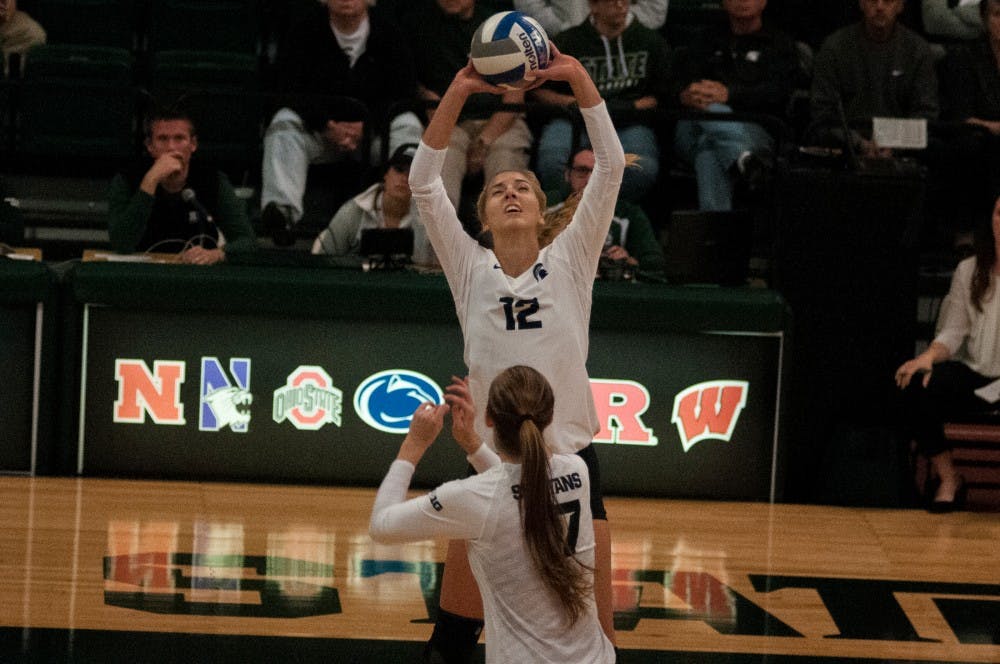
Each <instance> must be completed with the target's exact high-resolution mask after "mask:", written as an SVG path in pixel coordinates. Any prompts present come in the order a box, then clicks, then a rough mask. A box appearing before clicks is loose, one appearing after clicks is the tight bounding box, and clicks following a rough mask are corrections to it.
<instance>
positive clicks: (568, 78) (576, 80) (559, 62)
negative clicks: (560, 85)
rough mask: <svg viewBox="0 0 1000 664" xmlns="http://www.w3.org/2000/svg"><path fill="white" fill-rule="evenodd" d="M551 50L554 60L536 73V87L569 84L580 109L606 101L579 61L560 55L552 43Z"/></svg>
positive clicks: (569, 56)
mask: <svg viewBox="0 0 1000 664" xmlns="http://www.w3.org/2000/svg"><path fill="white" fill-rule="evenodd" d="M549 48H550V49H551V51H552V59H551V60H550V61H549V66H548V67H546V68H545V69H540V70H538V71H537V72H535V74H534V75H535V78H536V80H537V83H536V85H540V84H541V83H542V82H544V81H565V82H567V83H569V87H570V88H571V89H572V90H573V96H574V97H575V98H576V103H577V105H579V106H580V108H591V107H594V106H597V105H598V104H600V103H601V102H602V101H604V99H603V97H601V93H600V92H599V91H598V89H597V86H596V85H594V81H593V79H591V78H590V74H588V73H587V70H586V69H584V68H583V65H582V64H580V61H579V60H577V59H576V58H574V57H573V56H571V55H565V54H564V53H560V52H559V49H558V48H556V45H555V44H553V43H551V42H550V44H549Z"/></svg>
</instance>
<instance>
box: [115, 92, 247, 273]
mask: <svg viewBox="0 0 1000 664" xmlns="http://www.w3.org/2000/svg"><path fill="white" fill-rule="evenodd" d="M145 132H146V141H145V145H146V152H147V153H148V157H146V158H144V159H143V160H142V162H141V163H139V164H137V165H135V166H133V167H132V168H129V169H127V170H125V171H124V172H122V173H119V174H118V175H116V176H115V177H114V179H113V180H112V181H111V187H110V192H109V197H108V198H109V204H108V234H109V236H110V239H111V248H112V249H113V250H115V251H117V252H120V253H132V252H136V251H156V252H163V253H174V252H177V253H179V254H180V257H181V261H182V262H184V263H193V264H197V265H211V264H213V263H218V262H219V261H222V260H225V258H226V255H227V254H233V253H237V252H248V251H252V250H254V249H256V247H257V238H256V236H255V235H254V232H253V228H252V227H251V226H250V221H249V219H248V218H247V213H246V207H245V205H244V204H243V203H242V202H241V201H240V200H239V199H238V198H237V197H236V193H235V191H234V190H233V185H232V183H231V182H230V181H229V178H228V177H227V176H226V175H225V173H222V172H221V171H217V170H214V169H212V168H209V167H207V166H206V165H204V164H202V163H200V162H199V161H197V160H195V159H193V156H194V154H195V152H196V151H197V149H198V136H197V133H196V132H195V127H194V123H193V122H192V121H191V118H189V117H188V116H187V115H186V114H185V113H183V112H180V111H170V110H168V111H157V112H155V113H154V114H153V115H151V116H150V117H149V118H147V120H146V122H145Z"/></svg>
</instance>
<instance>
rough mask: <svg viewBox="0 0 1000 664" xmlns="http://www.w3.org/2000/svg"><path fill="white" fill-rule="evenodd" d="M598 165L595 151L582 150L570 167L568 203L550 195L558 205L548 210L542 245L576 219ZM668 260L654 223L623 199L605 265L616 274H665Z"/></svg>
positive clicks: (606, 246)
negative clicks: (574, 213) (579, 205)
mask: <svg viewBox="0 0 1000 664" xmlns="http://www.w3.org/2000/svg"><path fill="white" fill-rule="evenodd" d="M594 164H595V157H594V151H593V150H591V149H590V148H578V149H577V150H575V151H574V152H573V156H572V157H570V161H569V163H568V165H567V166H566V172H565V178H566V183H567V185H568V187H569V196H568V197H565V200H564V196H563V195H562V194H563V192H562V191H554V192H551V193H547V194H546V200H548V201H550V202H552V201H555V203H554V204H553V205H550V206H549V208H548V209H547V210H546V211H545V227H544V228H543V229H542V233H541V237H540V239H539V243H540V244H541V245H542V246H545V245H547V244H549V243H550V242H551V241H552V240H553V239H554V238H555V236H556V235H558V234H559V233H560V232H561V231H562V229H563V228H565V226H566V224H568V223H569V222H570V220H571V219H572V213H573V210H575V209H576V204H577V203H578V202H579V198H580V196H581V195H582V193H583V188H584V187H586V186H587V183H588V182H589V181H590V175H591V173H593V172H594ZM666 260H667V259H666V257H665V256H664V254H663V247H662V246H660V241H659V239H658V238H657V237H656V231H655V230H654V229H653V224H652V223H651V222H650V221H649V217H648V216H646V213H645V212H644V211H643V209H642V208H641V207H639V206H638V205H636V204H635V203H630V202H628V201H626V200H622V199H621V198H619V199H618V204H617V205H615V213H614V216H613V217H612V218H611V227H610V228H609V229H608V237H607V239H606V240H605V242H604V251H603V252H601V265H602V266H607V265H609V266H613V267H617V268H618V269H617V270H616V272H622V271H623V269H624V268H627V269H628V271H630V272H634V271H636V270H639V271H642V272H646V273H652V272H662V271H663V268H664V266H665V265H666Z"/></svg>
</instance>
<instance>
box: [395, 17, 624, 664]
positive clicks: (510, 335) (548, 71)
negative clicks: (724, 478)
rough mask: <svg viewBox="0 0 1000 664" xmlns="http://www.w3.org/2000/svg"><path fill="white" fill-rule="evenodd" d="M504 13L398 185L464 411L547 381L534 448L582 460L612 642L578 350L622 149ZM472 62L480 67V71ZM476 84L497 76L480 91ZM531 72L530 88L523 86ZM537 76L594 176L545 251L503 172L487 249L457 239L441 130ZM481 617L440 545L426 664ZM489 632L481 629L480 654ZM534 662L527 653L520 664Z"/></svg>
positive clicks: (529, 208)
mask: <svg viewBox="0 0 1000 664" xmlns="http://www.w3.org/2000/svg"><path fill="white" fill-rule="evenodd" d="M509 16H510V15H508V17H507V18H504V17H501V18H499V19H496V21H495V27H491V26H492V25H493V23H494V21H493V20H492V19H490V20H488V21H486V22H485V23H484V25H483V34H484V35H486V37H488V38H483V37H480V38H479V39H478V40H476V41H474V42H473V49H472V51H473V52H472V56H473V57H472V58H471V60H472V62H470V63H469V64H467V65H466V66H465V67H463V68H462V69H460V70H459V71H458V72H457V73H456V74H455V76H454V78H453V80H452V82H451V83H450V84H449V86H448V89H447V91H446V92H445V93H444V95H443V96H442V97H441V100H440V102H439V103H438V106H437V110H436V111H435V112H434V114H433V116H432V117H431V120H430V122H429V124H428V125H427V129H426V130H425V131H424V135H423V139H422V140H421V143H420V147H419V148H418V149H417V153H416V155H415V156H414V159H413V164H412V166H411V168H410V188H411V190H412V192H413V198H414V200H415V201H416V203H417V208H418V210H419V212H420V218H421V220H422V221H423V222H424V225H425V227H426V229H427V235H428V237H429V238H430V240H431V243H432V244H433V246H434V251H435V254H436V255H437V257H438V259H439V261H440V263H441V268H442V270H443V271H444V273H445V276H446V278H447V280H448V286H449V288H450V289H451V292H452V296H453V299H454V302H455V309H456V314H457V317H458V319H459V323H460V326H461V329H462V337H463V343H464V353H463V358H464V360H465V364H466V366H467V367H468V371H469V375H468V389H469V393H470V395H471V401H472V403H473V404H475V407H476V408H477V409H482V408H483V407H484V406H485V405H486V404H487V403H488V391H489V386H490V384H491V383H492V382H493V380H494V379H495V378H496V377H497V376H498V375H500V374H501V373H503V372H504V371H505V370H506V369H508V368H509V367H511V366H514V365H526V366H530V367H533V368H535V369H537V370H538V371H539V372H540V373H541V375H542V376H544V377H545V379H546V380H547V381H548V383H549V384H550V385H551V386H552V390H553V393H554V397H555V399H554V401H555V407H554V412H553V418H552V423H551V424H550V425H549V426H548V427H547V428H546V429H545V433H544V436H545V442H546V445H547V446H548V449H549V450H550V451H551V452H552V453H553V454H577V455H579V456H580V457H581V458H582V459H583V461H584V462H585V464H586V466H587V474H588V476H589V478H590V491H589V492H588V493H589V498H590V511H591V515H592V517H593V520H592V521H593V530H594V540H595V548H594V554H595V555H594V562H593V565H594V576H593V581H594V583H593V588H594V595H595V600H596V607H597V615H598V618H599V622H600V625H601V628H602V631H603V632H604V633H605V635H606V636H607V638H608V640H609V641H610V642H611V643H612V644H613V643H614V641H615V636H614V620H613V611H612V603H611V532H610V528H609V526H608V522H607V513H606V511H605V509H604V501H603V498H602V496H601V490H600V468H599V463H598V459H597V454H596V452H595V451H594V446H593V445H592V444H591V443H592V441H593V438H594V436H595V435H596V434H597V432H598V430H599V428H600V427H599V422H598V419H597V409H596V408H595V406H594V399H593V394H592V393H591V389H590V377H589V375H588V374H587V355H588V352H589V344H590V334H589V327H590V310H591V304H592V292H593V282H594V275H595V274H596V273H597V264H598V261H599V260H600V256H601V252H602V250H603V248H604V240H605V238H606V237H607V234H608V230H609V227H610V225H611V218H612V215H613V213H614V207H615V202H616V201H617V199H618V192H619V189H620V187H621V181H622V174H623V172H624V170H625V154H624V152H623V150H622V146H621V142H620V141H619V140H618V134H617V131H616V130H615V127H614V124H613V123H612V121H611V117H610V115H609V114H608V109H607V105H606V104H605V102H604V99H602V97H601V94H600V92H599V91H598V90H597V87H596V86H595V85H594V82H593V81H592V80H591V78H590V75H589V74H588V73H587V70H586V69H584V67H583V65H582V64H580V61H579V60H577V59H576V58H574V57H572V56H569V55H566V54H563V53H560V52H559V49H558V48H557V47H556V45H555V44H552V43H551V42H549V40H548V39H547V38H545V39H542V38H541V35H542V34H544V33H543V32H542V31H541V30H540V29H539V31H538V34H537V35H535V34H534V32H533V29H532V30H531V31H529V30H527V29H524V36H523V37H522V36H521V30H522V28H524V24H523V23H522V21H521V19H520V18H519V17H516V16H514V17H513V18H511V17H509ZM487 24H489V25H487ZM532 28H533V26H532ZM504 31H506V32H504ZM511 35H514V37H513V39H515V40H516V41H514V43H515V44H516V45H518V54H514V53H512V51H513V49H512V48H511V46H510V45H509V44H506V43H503V44H502V45H500V46H495V44H496V43H497V42H503V40H507V41H511V40H512V37H511ZM498 36H501V37H502V39H498V38H497V37H498ZM477 42H478V43H477ZM536 43H540V44H543V45H544V50H543V48H542V47H539V48H538V49H533V48H532V49H529V48H528V47H529V46H531V45H533V44H536ZM493 50H498V51H501V52H504V53H503V54H504V55H505V56H509V57H510V58H512V59H516V60H517V63H516V64H514V65H507V66H503V65H500V66H498V67H497V68H496V70H491V69H487V62H488V61H489V60H492V59H493V58H496V57H499V56H497V55H495V54H494V55H490V53H492V51H493ZM522 54H523V55H522ZM473 62H475V63H476V65H475V67H476V68H474V67H473ZM542 63H546V64H545V66H541V65H542ZM536 66H537V68H533V67H536ZM479 68H481V69H483V70H484V71H486V72H487V73H486V74H485V75H484V74H481V73H480V72H479ZM512 71H513V73H511V72H512ZM485 76H490V77H491V78H492V79H493V80H494V81H497V82H496V83H491V82H490V81H488V80H486V79H485ZM496 76H504V77H505V80H500V79H497V78H495V77H496ZM531 77H534V79H535V80H534V81H532V80H529V79H530V78H531ZM550 80H551V81H563V82H565V83H567V84H568V85H569V87H570V89H571V90H572V92H573V96H574V97H575V99H576V103H577V106H578V108H579V110H580V114H581V116H582V118H583V121H584V123H585V125H586V132H587V137H588V138H589V139H590V143H591V145H592V147H593V150H594V157H595V166H594V172H593V175H592V176H591V178H590V180H589V181H588V183H587V186H586V187H585V188H584V190H583V193H582V196H581V199H580V203H579V206H578V207H577V209H576V211H575V212H574V214H573V219H572V222H571V223H569V225H568V226H567V227H566V228H565V230H563V231H562V232H561V233H560V234H559V235H557V236H556V237H555V239H554V240H553V241H552V242H551V243H550V244H547V245H546V246H545V247H541V245H540V243H539V230H540V229H541V228H542V227H543V226H544V224H545V220H544V211H545V209H546V203H545V194H544V192H542V189H541V185H540V184H539V182H538V178H537V177H536V176H535V174H534V173H532V172H531V171H528V170H523V171H522V170H513V171H502V172H500V173H496V174H493V175H491V176H489V177H488V179H487V182H486V183H485V187H484V188H483V191H482V193H481V194H480V196H479V201H478V205H477V213H478V217H479V221H480V223H481V224H482V228H483V235H484V236H488V237H489V240H490V241H489V242H484V243H483V244H480V243H479V242H478V241H477V240H475V239H473V238H472V237H470V236H469V234H468V233H467V232H466V231H465V228H464V227H463V225H462V222H461V220H460V219H459V218H458V215H457V213H456V212H455V208H454V206H453V205H452V203H451V201H450V200H449V198H448V194H447V192H446V190H445V187H444V183H443V181H442V178H441V173H442V169H443V166H444V162H445V158H446V156H447V148H448V145H449V139H450V137H451V134H452V131H453V130H454V129H455V126H456V123H457V122H458V118H459V116H460V114H461V113H462V110H463V108H464V107H465V104H466V102H467V100H468V99H469V98H470V97H471V96H473V95H476V94H480V93H488V94H494V95H502V94H503V93H504V92H505V91H507V88H504V87H502V86H503V85H506V86H512V85H513V86H522V87H525V88H527V87H531V86H534V85H540V84H541V83H543V82H545V81H550ZM487 245H488V246H487ZM475 428H476V434H477V436H478V439H479V441H481V442H483V443H485V444H486V445H487V446H489V447H491V448H492V447H494V441H493V435H492V433H491V432H490V430H489V428H488V427H487V425H486V423H485V421H484V418H483V417H478V418H476V422H475ZM469 461H470V463H471V465H472V466H473V467H474V468H475V469H476V470H477V471H478V472H482V471H484V470H486V468H485V466H480V465H477V459H476V458H474V457H471V456H470V457H469ZM561 617H562V616H556V618H557V619H558V618H561ZM482 618H483V604H482V600H481V599H480V596H479V593H478V588H477V586H476V581H475V578H474V577H473V574H472V571H471V569H470V567H469V557H468V554H467V547H466V543H465V541H463V540H461V539H453V540H451V541H450V542H449V544H448V554H447V557H446V560H445V567H444V576H443V578H442V581H441V597H440V609H439V611H438V617H437V621H436V622H435V625H434V631H433V633H432V634H431V638H430V641H429V642H428V645H427V650H426V651H425V658H426V659H425V661H429V662H447V663H448V664H452V663H453V662H468V661H471V659H472V657H473V655H474V654H475V648H476V642H477V641H478V638H479V634H480V631H481V629H482V625H483V622H482ZM490 638H491V635H490V634H489V633H487V635H486V642H487V647H488V648H489V642H490ZM538 659H539V658H537V657H536V658H532V657H526V658H525V659H523V660H522V661H538ZM612 660H613V654H612V655H611V656H608V654H607V652H606V651H604V650H603V649H599V651H598V652H596V653H594V654H593V657H592V658H586V657H584V658H582V659H573V658H569V659H553V660H552V661H574V662H581V663H582V662H585V661H591V662H601V663H602V664H606V662H608V661H612Z"/></svg>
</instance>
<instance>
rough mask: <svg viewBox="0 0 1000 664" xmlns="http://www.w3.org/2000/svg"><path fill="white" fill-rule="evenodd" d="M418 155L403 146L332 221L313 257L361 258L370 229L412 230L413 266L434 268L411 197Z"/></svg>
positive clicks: (318, 240) (411, 147) (316, 244)
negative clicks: (365, 232)
mask: <svg viewBox="0 0 1000 664" xmlns="http://www.w3.org/2000/svg"><path fill="white" fill-rule="evenodd" d="M416 151H417V146H416V144H415V143H406V144H403V145H400V146H399V147H398V148H396V150H395V151H394V152H393V153H392V156H391V157H389V160H388V161H387V162H386V163H385V165H384V166H383V169H382V178H381V179H380V180H379V181H378V182H376V183H375V184H373V185H372V186H370V187H368V188H367V189H365V190H364V191H362V192H361V193H360V194H358V195H357V196H355V197H354V198H352V199H350V200H348V201H347V202H345V203H344V204H343V205H341V206H340V209H338V210H337V213H336V214H334V215H333V218H332V219H330V224H329V225H328V226H327V227H326V228H325V229H323V231H322V232H320V234H319V235H318V236H317V237H316V240H315V241H314V242H313V246H312V253H314V254H328V255H331V256H357V255H359V251H360V249H361V232H362V231H363V230H365V229H368V228H412V229H413V262H414V263H415V264H417V265H433V264H435V263H436V262H437V261H436V259H435V257H434V250H433V249H432V248H431V243H430V240H428V239H427V232H426V231H425V230H424V225H423V224H422V223H421V222H420V217H419V215H418V214H417V206H416V202H415V201H414V200H413V198H412V197H411V195H410V183H409V179H408V178H409V175H410V163H411V162H412V161H413V155H414V154H415V153H416Z"/></svg>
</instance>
